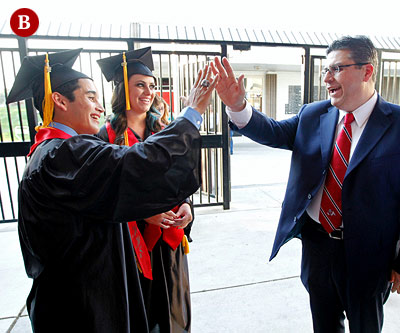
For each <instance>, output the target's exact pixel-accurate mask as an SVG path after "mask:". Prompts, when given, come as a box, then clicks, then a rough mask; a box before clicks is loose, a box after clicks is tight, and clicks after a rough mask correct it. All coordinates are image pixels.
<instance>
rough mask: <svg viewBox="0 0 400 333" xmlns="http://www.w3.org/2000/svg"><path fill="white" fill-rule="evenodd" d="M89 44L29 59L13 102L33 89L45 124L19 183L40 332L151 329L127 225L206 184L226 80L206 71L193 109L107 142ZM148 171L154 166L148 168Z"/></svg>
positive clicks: (34, 319) (31, 301) (21, 226)
mask: <svg viewBox="0 0 400 333" xmlns="http://www.w3.org/2000/svg"><path fill="white" fill-rule="evenodd" d="M80 51H81V50H71V51H64V52H58V53H52V54H49V55H48V56H47V55H46V56H45V55H42V56H33V57H26V58H25V59H24V61H23V62H22V65H21V68H20V70H19V72H18V74H17V77H16V79H15V83H14V86H13V88H12V90H11V92H10V94H9V96H8V98H7V103H11V102H15V101H19V100H23V99H27V98H30V97H32V96H33V97H34V104H35V107H36V108H37V109H38V110H39V112H40V114H41V116H42V118H43V125H42V126H40V127H39V128H38V133H37V134H36V137H35V144H34V145H33V146H32V148H31V151H30V153H29V155H30V160H29V162H28V163H27V165H26V168H25V171H24V175H23V177H22V179H21V182H20V187H19V192H18V199H19V215H18V230H19V236H20V243H21V250H22V254H23V258H24V262H25V268H26V272H27V274H28V276H29V277H30V278H32V279H33V286H32V289H31V292H30V294H29V296H28V299H27V309H28V313H29V317H30V319H31V323H32V328H33V331H34V332H41V333H42V332H44V333H46V332H68V333H71V332H85V333H87V332H96V333H97V332H104V333H110V332H121V333H122V332H123V333H130V332H140V333H142V332H144V333H145V332H148V323H147V318H146V312H145V307H144V303H143V296H142V292H141V287H140V282H139V277H138V270H137V266H136V265H135V263H136V258H135V254H134V251H133V248H132V242H131V238H130V234H129V230H128V226H127V224H126V223H124V222H128V221H132V220H139V219H143V218H147V217H149V216H153V215H156V214H159V213H161V212H164V211H168V210H170V209H172V208H173V207H175V206H176V205H177V204H179V203H181V202H182V201H183V200H184V199H186V198H187V197H188V196H190V195H191V194H192V193H194V192H195V191H196V190H197V188H198V186H199V184H200V170H199V161H200V147H201V138H200V134H199V131H198V129H199V126H200V124H201V120H202V117H201V115H202V114H203V113H204V112H205V110H206V108H207V106H208V104H209V103H210V98H211V94H212V91H213V89H214V87H215V84H216V82H217V80H214V81H213V83H212V85H211V86H210V87H208V88H205V87H203V86H201V85H200V83H199V82H200V81H201V80H203V79H205V78H209V76H210V75H211V73H210V72H209V73H204V72H202V71H200V74H199V78H198V80H197V81H196V83H195V85H194V87H193V89H192V91H191V93H190V96H189V99H188V108H186V110H185V112H184V115H183V116H181V117H178V119H176V121H175V122H174V123H173V124H172V125H171V126H170V127H168V129H166V130H164V131H163V132H160V133H157V134H155V135H154V136H152V137H151V139H150V140H145V141H144V142H142V143H138V144H136V145H135V146H133V147H125V146H117V145H112V144H109V143H106V142H104V141H103V140H101V139H99V138H97V137H95V136H94V135H92V134H95V133H97V132H98V125H99V118H100V116H101V114H102V113H103V112H104V109H103V107H102V106H101V104H100V103H99V99H98V94H97V90H96V87H95V85H94V83H93V81H92V80H91V79H90V78H89V77H87V76H86V75H85V74H83V73H80V72H77V71H75V70H73V69H71V67H72V65H73V63H74V62H75V59H76V58H77V57H78V55H79V53H80ZM143 170H146V173H145V174H144V173H143Z"/></svg>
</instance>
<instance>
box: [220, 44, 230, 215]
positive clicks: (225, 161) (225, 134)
mask: <svg viewBox="0 0 400 333" xmlns="http://www.w3.org/2000/svg"><path fill="white" fill-rule="evenodd" d="M227 55H228V48H227V45H226V44H222V45H221V57H227ZM221 110H222V175H223V181H222V193H223V197H224V203H223V208H224V209H229V208H230V202H231V163H230V161H231V156H230V150H229V144H230V137H229V126H228V115H227V114H226V112H225V104H224V103H222V101H221Z"/></svg>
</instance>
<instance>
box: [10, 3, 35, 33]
mask: <svg viewBox="0 0 400 333" xmlns="http://www.w3.org/2000/svg"><path fill="white" fill-rule="evenodd" d="M10 26H11V29H12V31H14V33H15V34H16V35H18V36H20V37H29V36H32V35H33V34H34V33H35V32H36V30H37V29H38V27H39V17H38V16H37V15H36V13H35V12H34V11H33V10H32V9H29V8H20V9H17V10H16V11H15V12H14V14H12V15H11V18H10Z"/></svg>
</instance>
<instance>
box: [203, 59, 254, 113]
mask: <svg viewBox="0 0 400 333" xmlns="http://www.w3.org/2000/svg"><path fill="white" fill-rule="evenodd" d="M222 63H223V65H224V66H222ZM222 63H221V61H220V60H219V58H218V57H215V59H214V63H211V69H212V72H213V74H214V75H219V80H218V84H217V87H216V90H217V93H218V95H219V97H220V98H221V100H222V102H224V104H225V105H226V106H229V108H230V109H231V110H232V111H241V110H243V109H244V107H245V106H246V102H245V99H244V98H245V95H246V91H245V89H244V82H243V79H244V75H243V74H242V75H240V76H239V78H238V79H237V80H236V78H235V74H234V73H233V69H232V67H231V65H230V64H229V61H228V59H226V58H225V57H224V58H223V59H222ZM224 67H225V68H224Z"/></svg>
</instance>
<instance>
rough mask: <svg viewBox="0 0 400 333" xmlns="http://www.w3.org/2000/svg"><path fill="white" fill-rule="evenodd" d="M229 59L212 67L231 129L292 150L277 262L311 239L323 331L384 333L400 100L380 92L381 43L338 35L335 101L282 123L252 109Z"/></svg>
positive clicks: (332, 79)
mask: <svg viewBox="0 0 400 333" xmlns="http://www.w3.org/2000/svg"><path fill="white" fill-rule="evenodd" d="M222 62H223V64H224V66H225V67H223V66H222V64H221V62H220V61H219V59H218V58H216V59H215V65H213V71H214V73H215V74H216V73H219V74H220V80H219V83H218V86H217V88H216V89H217V92H218V94H219V96H220V97H221V99H222V101H223V102H224V103H225V104H226V105H227V113H228V115H229V117H230V118H231V125H232V128H233V129H234V130H237V131H239V132H240V133H241V134H244V135H246V136H248V137H249V138H251V139H253V140H254V141H257V142H259V143H261V144H265V145H268V146H271V147H276V148H283V149H288V150H291V151H292V160H291V169H290V175H289V180H288V184H287V190H286V195H285V199H284V202H283V205H282V212H281V216H280V221H279V225H278V230H277V233H276V237H275V242H274V245H273V249H272V254H271V260H272V259H273V258H274V257H275V256H276V255H277V253H278V251H279V249H280V247H281V246H282V245H284V244H285V243H286V242H288V241H289V240H290V239H292V238H293V237H299V238H301V239H302V244H303V253H302V270H301V278H302V281H303V284H304V285H305V287H306V288H307V290H308V292H309V295H310V305H311V312H312V317H313V326H314V331H315V332H320V333H329V332H335V333H336V332H344V319H345V315H346V316H347V319H348V320H349V327H350V331H351V332H352V333H355V332H359V333H369V332H371V333H377V332H380V331H381V330H382V325H383V304H384V302H385V301H386V299H387V297H388V295H389V292H390V289H392V291H393V292H395V291H397V292H398V293H400V274H399V273H400V256H399V254H398V242H399V238H400V172H399V171H398V169H399V163H400V145H399V143H400V107H399V106H397V105H393V104H390V103H387V102H386V101H384V100H383V99H382V97H381V96H379V95H378V94H377V92H376V91H375V88H374V87H375V79H376V70H377V68H378V60H377V51H376V49H375V47H374V46H373V44H372V42H371V41H370V40H369V39H368V38H367V37H364V36H357V37H343V38H341V39H339V40H336V41H334V42H333V43H332V44H331V45H330V46H329V48H328V49H327V65H328V66H327V67H326V68H325V69H324V71H323V72H324V75H325V83H326V86H327V89H328V92H329V96H330V100H326V101H322V102H316V103H312V104H309V105H304V106H303V107H302V108H301V110H300V111H299V113H298V115H296V116H295V117H293V118H290V119H287V120H283V121H275V120H273V119H271V118H268V117H266V116H265V115H264V114H262V113H260V112H258V111H256V110H255V109H253V108H252V107H251V106H250V105H249V104H248V103H247V102H246V101H245V99H244V97H245V90H244V85H243V78H244V76H243V75H241V76H240V77H239V78H238V80H236V78H235V75H234V73H233V71H232V68H231V66H230V64H229V62H228V60H227V59H223V61H222Z"/></svg>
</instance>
